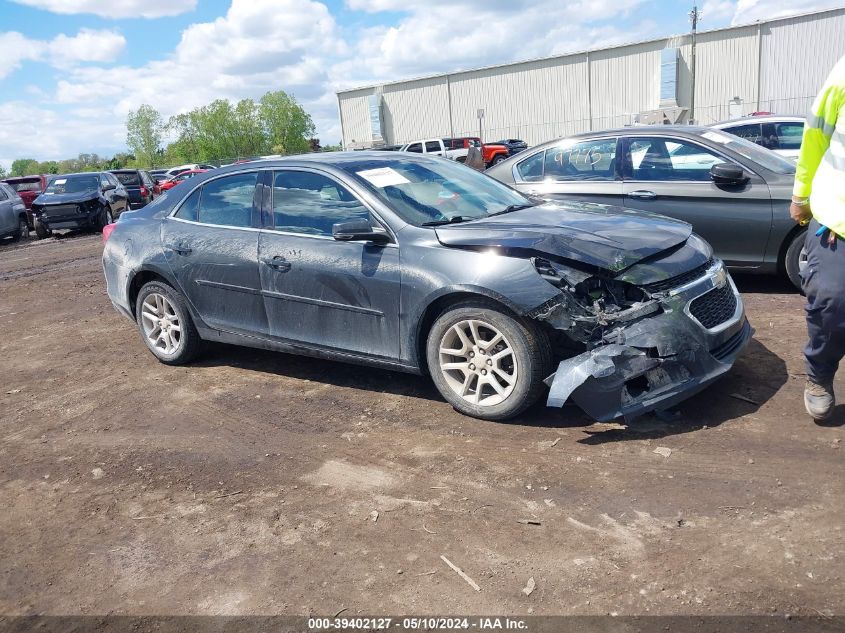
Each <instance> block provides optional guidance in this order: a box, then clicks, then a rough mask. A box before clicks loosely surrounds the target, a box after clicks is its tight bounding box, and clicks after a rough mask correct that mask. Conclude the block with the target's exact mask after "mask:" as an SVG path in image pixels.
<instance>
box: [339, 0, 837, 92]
mask: <svg viewBox="0 0 845 633" xmlns="http://www.w3.org/2000/svg"><path fill="white" fill-rule="evenodd" d="M837 11H845V6H842V7H834V8H832V9H821V10H819V11H807V12H805V13H796V14H794V15H785V16H783V17H779V18H772V19H771V20H757V21H755V22H746V23H743V24H732V25H731V26H722V27H720V28H718V29H710V30H708V31H698V33H697V35H706V34H708V33H719V32H722V31H733V30H735V29H743V28H748V27H749V26H757V25H763V24H772V23H774V22H782V21H784V20H792V19H795V18H804V17H807V16H811V15H814V16H815V15H818V16H820V15H823V14H825V13H834V12H837ZM689 36H690V34H689V33H678V34H674V35H664V36H661V37H654V38H651V39H647V40H636V41H631V42H622V43H620V44H614V45H612V46H603V47H601V48H587V49H582V50H577V51H572V52H570V53H563V54H561V55H549V56H547V57H532V58H529V59H520V60H517V61H513V62H507V63H504V64H492V65H490V66H479V67H476V68H464V69H461V70H454V71H451V72H447V73H432V74H430V75H419V76H417V77H407V78H405V79H394V80H392V81H383V82H378V83H373V84H366V85H363V86H356V87H354V88H346V89H344V90H338V91H336V92H335V94H336V95H337V97H338V99H340V97H341V95H345V94H348V93H350V92H358V91H359V90H372V89H373V88H381V87H383V86H394V85H396V84H404V83H412V82H415V81H424V80H426V79H438V78H441V77H443V78H445V77H454V76H456V75H464V74H468V73H475V72H480V71H483V70H493V69H495V68H508V67H511V66H520V65H522V64H531V63H533V62H543V61H549V60H553V59H564V58H567V57H575V56H577V55H586V54H588V53H598V52H601V51H610V50H614V49H616V48H626V47H628V46H637V45H638V44H652V43H654V42H660V41H661V40H671V39H673V38H687V37H689Z"/></svg>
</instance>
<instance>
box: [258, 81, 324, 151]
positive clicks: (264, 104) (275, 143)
mask: <svg viewBox="0 0 845 633" xmlns="http://www.w3.org/2000/svg"><path fill="white" fill-rule="evenodd" d="M260 110H261V120H262V122H263V124H264V129H265V131H266V133H267V137H268V143H269V146H270V151H271V152H272V153H274V154H304V153H305V152H308V151H310V150H311V144H310V143H309V139H310V138H312V137H313V136H314V132H315V131H316V130H315V127H314V122H313V121H312V120H311V115H310V114H308V113H307V112H306V111H305V110H304V109H303V108H302V106H301V105H299V103H297V101H296V99H294V98H293V97H292V96H290V95H289V94H287V93H286V92H285V91H284V90H277V91H276V92H268V93H267V94H265V95H264V96H263V97H261V102H260Z"/></svg>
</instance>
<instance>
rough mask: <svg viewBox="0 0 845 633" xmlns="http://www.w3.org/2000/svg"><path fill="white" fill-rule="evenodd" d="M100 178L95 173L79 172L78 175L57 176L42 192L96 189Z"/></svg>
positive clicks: (70, 191) (71, 191)
mask: <svg viewBox="0 0 845 633" xmlns="http://www.w3.org/2000/svg"><path fill="white" fill-rule="evenodd" d="M99 185H100V178H99V177H98V176H97V175H96V174H90V175H89V174H80V175H78V176H59V177H58V178H55V179H53V180H52V181H51V182H50V184H49V186H48V187H47V189H46V190H45V191H44V193H47V194H50V193H82V192H83V191H89V190H91V189H97V188H98V187H99Z"/></svg>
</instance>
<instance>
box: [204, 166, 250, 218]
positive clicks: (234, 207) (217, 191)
mask: <svg viewBox="0 0 845 633" xmlns="http://www.w3.org/2000/svg"><path fill="white" fill-rule="evenodd" d="M257 180H258V172H250V173H245V174H233V175H231V176H224V177H222V178H217V179H215V180H212V181H210V182H208V183H206V184H205V185H203V187H202V196H201V198H200V207H199V221H200V222H202V223H204V224H216V225H219V226H235V227H250V226H252V215H253V214H252V209H253V200H254V198H255V184H256V182H257Z"/></svg>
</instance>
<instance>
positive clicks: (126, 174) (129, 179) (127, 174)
mask: <svg viewBox="0 0 845 633" xmlns="http://www.w3.org/2000/svg"><path fill="white" fill-rule="evenodd" d="M112 173H113V174H114V175H115V176H117V179H118V180H119V181H120V183H121V184H123V185H140V184H141V176H140V175H139V174H138V172H137V171H113V172H112Z"/></svg>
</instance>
